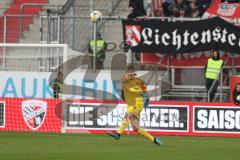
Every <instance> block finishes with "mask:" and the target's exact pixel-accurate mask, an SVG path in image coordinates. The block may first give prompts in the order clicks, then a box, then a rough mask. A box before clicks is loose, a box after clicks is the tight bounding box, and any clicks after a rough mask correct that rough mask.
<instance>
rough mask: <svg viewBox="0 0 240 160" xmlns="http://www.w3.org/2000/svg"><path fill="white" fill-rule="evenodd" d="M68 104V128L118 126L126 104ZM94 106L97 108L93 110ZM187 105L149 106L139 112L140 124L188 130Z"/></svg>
mask: <svg viewBox="0 0 240 160" xmlns="http://www.w3.org/2000/svg"><path fill="white" fill-rule="evenodd" d="M111 106H112V105H110V104H109V105H107V104H106V105H105V106H101V107H99V106H95V105H94V104H93V105H90V104H88V105H83V104H79V105H70V106H68V109H67V113H66V117H67V119H66V124H67V126H66V127H69V128H92V129H96V128H99V129H101V128H116V129H117V128H118V127H119V126H120V124H121V123H122V121H123V118H124V115H125V113H126V111H127V107H126V105H124V106H119V107H116V108H113V107H111ZM94 108H97V109H95V110H93V109H94ZM188 111H189V110H188V107H178V106H177V105H176V106H173V107H172V106H171V107H169V106H165V105H162V106H160V107H159V106H153V105H151V106H149V107H147V108H146V109H144V110H143V111H142V112H141V116H140V126H141V127H144V128H146V129H149V130H166V131H184V132H187V131H188V122H187V120H188Z"/></svg>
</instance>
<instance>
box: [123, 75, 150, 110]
mask: <svg viewBox="0 0 240 160" xmlns="http://www.w3.org/2000/svg"><path fill="white" fill-rule="evenodd" d="M121 84H122V89H123V91H124V97H125V102H126V104H127V105H128V106H135V105H136V98H137V97H139V94H140V93H142V92H146V85H145V83H144V81H143V80H142V79H140V78H138V77H137V76H135V77H133V78H131V79H128V78H127V75H124V76H123V77H122V81H121Z"/></svg>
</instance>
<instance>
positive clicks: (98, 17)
mask: <svg viewBox="0 0 240 160" xmlns="http://www.w3.org/2000/svg"><path fill="white" fill-rule="evenodd" d="M90 17H91V21H92V22H94V23H97V22H100V21H101V20H102V13H101V12H100V11H93V12H92V13H91V15H90Z"/></svg>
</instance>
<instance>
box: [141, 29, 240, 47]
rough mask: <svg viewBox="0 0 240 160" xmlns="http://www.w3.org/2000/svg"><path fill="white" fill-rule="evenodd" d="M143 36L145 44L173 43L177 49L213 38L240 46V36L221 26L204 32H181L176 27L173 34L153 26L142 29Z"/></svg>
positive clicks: (166, 44)
mask: <svg viewBox="0 0 240 160" xmlns="http://www.w3.org/2000/svg"><path fill="white" fill-rule="evenodd" d="M142 37H143V44H144V45H148V46H150V45H152V44H155V45H160V44H163V45H164V46H169V45H172V46H174V47H176V50H179V49H180V48H182V47H183V46H187V45H189V44H190V43H191V44H192V45H198V44H199V43H202V44H206V43H211V41H212V40H213V41H215V42H221V43H222V44H225V43H228V44H229V45H231V46H234V45H237V44H238V46H239V47H240V37H237V36H236V35H235V34H234V33H229V32H228V30H227V28H220V27H217V28H215V29H214V30H213V31H211V30H205V31H202V33H197V32H194V33H189V31H188V30H186V31H185V32H184V33H179V30H178V29H175V30H174V31H173V32H172V34H171V35H170V34H168V33H161V34H160V33H159V30H158V29H155V30H154V31H153V30H152V29H151V28H144V29H143V30H142Z"/></svg>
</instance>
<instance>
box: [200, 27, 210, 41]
mask: <svg viewBox="0 0 240 160" xmlns="http://www.w3.org/2000/svg"><path fill="white" fill-rule="evenodd" d="M211 40H212V39H211V31H210V30H207V31H203V32H202V39H201V43H202V44H205V43H210V42H211Z"/></svg>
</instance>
